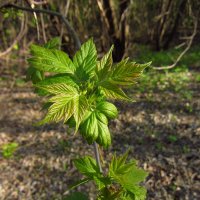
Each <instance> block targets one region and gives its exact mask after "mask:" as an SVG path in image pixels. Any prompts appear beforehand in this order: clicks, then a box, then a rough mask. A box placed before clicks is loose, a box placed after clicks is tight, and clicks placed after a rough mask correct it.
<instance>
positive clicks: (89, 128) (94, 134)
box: [80, 110, 111, 148]
mask: <svg viewBox="0 0 200 200" xmlns="http://www.w3.org/2000/svg"><path fill="white" fill-rule="evenodd" d="M80 133H81V134H82V135H83V137H84V138H85V139H86V140H87V142H88V143H89V144H92V143H93V142H94V141H97V143H99V144H100V145H102V146H104V147H105V148H107V147H108V146H110V144H111V136H110V132H109V129H108V120H107V118H106V116H105V115H104V114H103V113H100V112H99V111H98V110H94V111H93V112H90V114H89V115H88V117H87V118H86V119H85V120H84V122H83V123H82V124H81V125H80Z"/></svg>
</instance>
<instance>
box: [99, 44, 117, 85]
mask: <svg viewBox="0 0 200 200" xmlns="http://www.w3.org/2000/svg"><path fill="white" fill-rule="evenodd" d="M113 48H114V46H113V45H112V46H111V48H110V50H109V51H108V53H107V54H105V55H104V56H103V58H102V59H101V60H100V62H98V64H97V71H96V73H97V77H98V80H99V81H102V80H105V79H107V78H108V77H109V76H110V75H111V72H110V70H111V67H112V64H113V59H112V51H113Z"/></svg>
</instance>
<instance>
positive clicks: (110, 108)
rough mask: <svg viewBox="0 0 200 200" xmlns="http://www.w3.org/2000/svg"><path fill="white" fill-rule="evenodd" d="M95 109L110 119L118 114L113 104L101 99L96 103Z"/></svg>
mask: <svg viewBox="0 0 200 200" xmlns="http://www.w3.org/2000/svg"><path fill="white" fill-rule="evenodd" d="M97 109H98V110H99V111H100V112H101V113H103V114H104V115H106V117H108V118H110V119H114V118H116V117H117V115H118V111H117V108H116V106H115V105H114V104H112V103H109V102H107V101H101V102H99V103H98V105H97Z"/></svg>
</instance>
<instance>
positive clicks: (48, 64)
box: [28, 45, 75, 74]
mask: <svg viewBox="0 0 200 200" xmlns="http://www.w3.org/2000/svg"><path fill="white" fill-rule="evenodd" d="M31 54H32V56H33V57H32V58H29V59H28V62H29V64H30V66H32V67H34V68H36V69H38V70H40V71H44V72H55V73H70V74H74V71H75V66H74V64H73V63H72V61H71V60H70V58H69V57H68V55H67V54H66V53H64V52H63V51H59V50H56V49H47V48H45V47H40V46H37V45H31Z"/></svg>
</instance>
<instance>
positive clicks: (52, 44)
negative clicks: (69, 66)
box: [44, 37, 61, 49]
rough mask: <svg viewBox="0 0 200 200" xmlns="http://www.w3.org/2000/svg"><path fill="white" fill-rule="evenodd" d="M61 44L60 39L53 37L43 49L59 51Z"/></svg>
mask: <svg viewBox="0 0 200 200" xmlns="http://www.w3.org/2000/svg"><path fill="white" fill-rule="evenodd" d="M60 44H61V41H60V38H59V37H54V38H52V39H51V40H49V41H48V42H47V43H46V44H45V45H44V47H45V48H47V49H59V47H60Z"/></svg>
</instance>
